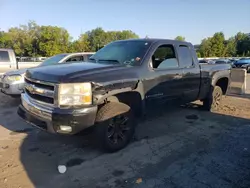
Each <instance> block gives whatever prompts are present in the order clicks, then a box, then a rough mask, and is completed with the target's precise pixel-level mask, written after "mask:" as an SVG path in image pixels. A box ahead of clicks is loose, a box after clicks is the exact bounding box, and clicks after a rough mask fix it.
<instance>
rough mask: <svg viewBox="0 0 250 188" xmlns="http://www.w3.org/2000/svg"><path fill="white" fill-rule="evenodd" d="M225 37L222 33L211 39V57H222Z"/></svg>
mask: <svg viewBox="0 0 250 188" xmlns="http://www.w3.org/2000/svg"><path fill="white" fill-rule="evenodd" d="M224 41H225V37H224V34H223V33H222V32H217V33H215V34H214V35H213V37H212V38H211V52H212V54H211V55H213V56H216V57H223V55H224V54H223V52H224V48H225V45H224Z"/></svg>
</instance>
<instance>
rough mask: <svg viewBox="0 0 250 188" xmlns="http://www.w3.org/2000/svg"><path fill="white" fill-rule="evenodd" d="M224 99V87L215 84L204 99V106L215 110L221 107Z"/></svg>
mask: <svg viewBox="0 0 250 188" xmlns="http://www.w3.org/2000/svg"><path fill="white" fill-rule="evenodd" d="M221 100H222V89H221V87H219V86H215V87H214V88H211V89H210V92H209V95H208V96H207V98H206V99H205V100H204V101H203V106H204V108H205V109H206V110H209V111H214V110H218V109H219V105H220V104H221Z"/></svg>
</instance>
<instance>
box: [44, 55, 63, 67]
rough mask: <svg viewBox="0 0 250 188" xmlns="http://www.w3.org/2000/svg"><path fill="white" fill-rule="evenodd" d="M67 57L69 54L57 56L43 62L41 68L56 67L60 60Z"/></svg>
mask: <svg viewBox="0 0 250 188" xmlns="http://www.w3.org/2000/svg"><path fill="white" fill-rule="evenodd" d="M65 56H67V54H59V55H55V56H52V57H50V58H48V59H46V60H45V61H43V62H42V63H41V64H40V66H46V65H54V64H57V63H58V62H59V61H60V60H62V59H63V58H64V57H65Z"/></svg>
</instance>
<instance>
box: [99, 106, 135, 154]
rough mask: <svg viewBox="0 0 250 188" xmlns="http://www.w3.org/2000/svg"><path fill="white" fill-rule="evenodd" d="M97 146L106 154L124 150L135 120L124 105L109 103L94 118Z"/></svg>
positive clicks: (133, 128)
mask: <svg viewBox="0 0 250 188" xmlns="http://www.w3.org/2000/svg"><path fill="white" fill-rule="evenodd" d="M96 122H97V126H96V134H97V139H98V142H99V146H101V148H102V149H104V150H105V151H108V152H114V151H117V150H120V149H122V148H124V147H125V146H126V145H127V144H128V143H129V141H130V140H131V139H132V137H133V134H134V130H135V118H134V115H133V113H132V111H131V109H130V107H129V106H128V105H126V104H124V103H119V102H110V103H107V104H106V105H104V106H103V107H101V108H100V110H99V111H98V114H97V118H96Z"/></svg>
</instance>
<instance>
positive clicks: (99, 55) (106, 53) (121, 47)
mask: <svg viewBox="0 0 250 188" xmlns="http://www.w3.org/2000/svg"><path fill="white" fill-rule="evenodd" d="M150 44H151V43H150V42H148V41H140V40H138V41H133V40H131V41H116V42H112V43H110V44H108V45H106V46H105V47H103V48H102V49H100V50H99V51H97V52H96V53H95V54H94V55H93V56H92V57H91V58H90V61H94V62H96V63H105V64H123V65H131V66H135V65H140V62H141V60H142V59H143V57H144V55H145V54H146V52H147V50H148V48H149V47H150Z"/></svg>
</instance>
